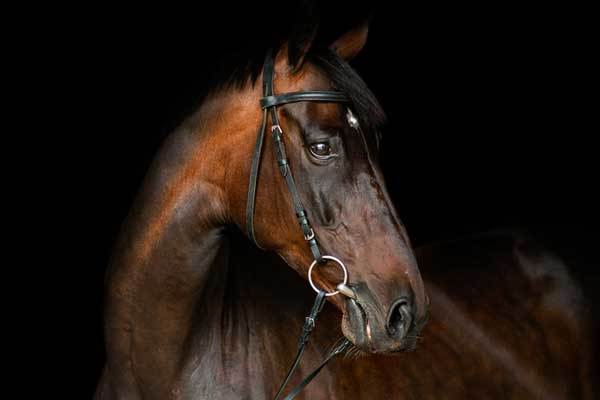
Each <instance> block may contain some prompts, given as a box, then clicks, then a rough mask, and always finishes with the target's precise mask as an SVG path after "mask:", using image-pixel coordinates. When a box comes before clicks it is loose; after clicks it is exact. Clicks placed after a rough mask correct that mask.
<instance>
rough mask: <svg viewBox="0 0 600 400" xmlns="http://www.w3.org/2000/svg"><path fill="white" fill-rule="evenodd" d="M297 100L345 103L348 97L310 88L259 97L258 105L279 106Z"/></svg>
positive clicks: (266, 106)
mask: <svg viewBox="0 0 600 400" xmlns="http://www.w3.org/2000/svg"><path fill="white" fill-rule="evenodd" d="M299 101H321V102H330V103H347V102H348V101H349V100H348V97H347V96H346V95H345V94H344V93H342V92H332V91H324V90H311V91H306V92H290V93H284V94H278V95H270V96H267V95H265V97H263V98H262V99H260V106H261V107H262V108H263V109H265V108H270V107H276V106H281V105H283V104H288V103H297V102H299Z"/></svg>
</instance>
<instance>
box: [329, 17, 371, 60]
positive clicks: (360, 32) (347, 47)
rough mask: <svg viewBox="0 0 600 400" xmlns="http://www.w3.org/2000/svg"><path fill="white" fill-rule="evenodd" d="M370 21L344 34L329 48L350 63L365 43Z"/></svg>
mask: <svg viewBox="0 0 600 400" xmlns="http://www.w3.org/2000/svg"><path fill="white" fill-rule="evenodd" d="M369 22H370V19H367V20H366V21H363V22H362V23H361V24H359V25H358V26H356V27H355V28H353V29H352V30H350V31H348V32H346V33H344V34H343V35H342V36H341V37H339V38H338V39H337V40H336V41H335V42H333V43H332V44H331V45H330V46H329V48H330V49H331V50H333V51H335V52H336V53H337V55H338V56H340V58H342V59H343V60H346V61H350V60H351V59H353V58H354V57H356V56H357V55H358V53H360V51H361V50H362V49H363V47H365V43H367V36H368V34H369Z"/></svg>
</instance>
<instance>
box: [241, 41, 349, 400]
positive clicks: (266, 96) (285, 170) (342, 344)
mask: <svg viewBox="0 0 600 400" xmlns="http://www.w3.org/2000/svg"><path fill="white" fill-rule="evenodd" d="M274 72H275V71H274V59H273V54H272V53H271V52H269V53H268V54H267V57H266V60H265V64H264V69H263V98H262V99H261V100H260V106H261V108H262V109H263V117H262V124H261V126H260V128H259V131H258V135H257V138H256V145H255V147H254V155H253V157H252V167H251V169H250V182H249V185H248V200H247V203H246V229H247V231H248V236H249V237H250V239H251V240H252V241H253V242H254V243H255V244H256V245H257V246H258V247H259V248H261V247H260V245H259V244H258V242H257V240H256V236H255V233H254V209H255V201H256V186H257V182H258V172H259V167H260V160H261V154H262V147H263V142H264V136H265V130H266V129H267V122H268V118H269V116H270V119H271V134H272V137H273V143H274V144H275V152H276V156H277V164H278V165H279V171H280V172H281V175H282V176H283V177H284V178H285V181H286V183H287V187H288V190H289V192H290V194H291V197H292V202H293V205H294V211H295V213H296V217H297V218H298V223H299V225H300V228H301V230H302V234H303V235H304V239H305V240H306V241H307V242H308V245H309V247H310V250H311V252H312V255H313V258H314V261H313V263H312V265H311V266H310V268H309V275H308V278H309V282H310V283H311V286H312V287H313V289H315V291H316V292H317V297H316V299H315V302H314V304H313V307H312V309H311V312H310V315H309V316H308V317H306V319H305V322H304V326H303V328H302V333H301V334H300V338H299V341H298V352H297V354H296V358H295V359H294V362H293V363H292V366H291V368H290V370H289V372H288V374H287V375H286V377H285V379H284V381H283V383H282V384H281V386H280V388H279V390H278V391H277V394H276V395H275V400H277V399H278V398H279V396H280V394H281V393H282V391H283V389H284V388H285V386H286V385H287V383H288V381H289V379H290V377H291V376H292V374H293V372H294V371H295V369H296V368H297V367H298V365H299V364H300V359H301V358H302V355H303V353H304V349H305V346H306V344H307V343H308V338H309V336H310V333H311V332H312V330H313V329H314V327H315V321H316V319H317V316H318V314H319V312H320V311H321V309H322V308H323V305H324V304H325V297H326V296H332V295H335V294H337V293H339V291H341V292H342V293H344V292H346V293H348V292H350V291H351V290H350V289H349V288H348V287H347V286H346V283H347V280H348V272H347V270H346V267H345V266H344V264H343V263H342V262H341V261H340V260H338V259H337V258H335V257H333V256H327V255H323V254H322V252H321V249H320V247H319V243H318V241H317V237H316V235H315V232H314V230H313V228H312V226H311V224H310V222H309V220H308V216H307V214H306V210H305V209H304V206H303V204H302V200H301V199H300V194H299V192H298V187H297V186H296V182H295V181H294V177H293V176H292V172H291V170H290V167H289V163H288V159H287V155H286V152H285V146H284V143H283V138H282V136H283V129H282V128H281V125H280V122H279V117H278V116H277V107H278V106H282V105H284V104H289V103H296V102H301V101H316V102H324V103H349V99H348V97H347V96H346V95H345V94H344V93H343V92H339V91H329V90H318V91H317V90H315V91H304V92H290V93H282V94H277V95H276V94H274V92H273V79H274ZM326 260H332V261H335V262H336V263H337V264H338V265H339V266H340V267H341V268H342V270H343V272H344V281H343V282H342V283H341V284H340V285H338V290H336V291H333V292H329V293H326V292H324V291H322V290H319V289H318V288H317V287H316V286H314V284H313V282H312V278H311V272H312V270H313V267H314V266H315V265H318V264H324V263H325V262H326ZM349 346H350V342H349V341H348V340H347V339H345V338H343V337H342V338H341V339H340V340H338V342H337V343H336V344H335V345H334V346H333V348H332V349H331V351H330V352H329V353H328V355H327V356H326V357H325V358H324V359H323V361H322V362H321V364H320V365H319V366H318V367H317V368H316V369H315V370H314V371H313V372H312V373H310V374H309V375H308V376H307V377H306V378H305V379H304V380H303V381H302V382H301V383H300V384H299V385H298V386H296V387H295V388H294V389H293V390H292V391H290V393H289V394H288V395H287V396H286V397H285V399H284V400H291V399H293V398H294V397H296V396H297V395H298V394H299V393H300V391H301V390H302V389H303V388H304V387H305V386H306V385H308V383H309V382H310V381H312V380H313V379H314V378H315V377H316V376H317V374H318V373H319V372H320V371H321V369H322V368H323V367H324V366H325V365H326V364H327V363H328V362H329V361H330V360H331V359H332V358H333V357H334V356H336V355H338V354H340V353H342V352H344V351H345V350H346V349H347V348H348V347H349Z"/></svg>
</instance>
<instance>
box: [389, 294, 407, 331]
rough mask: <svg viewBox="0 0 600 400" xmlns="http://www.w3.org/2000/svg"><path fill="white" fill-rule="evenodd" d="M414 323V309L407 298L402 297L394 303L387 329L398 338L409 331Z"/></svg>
mask: <svg viewBox="0 0 600 400" xmlns="http://www.w3.org/2000/svg"><path fill="white" fill-rule="evenodd" d="M411 324H412V310H411V307H410V304H409V303H408V300H407V299H406V298H400V299H398V300H396V301H395V302H394V304H392V307H390V312H389V314H388V319H387V329H388V333H389V334H390V336H394V337H396V338H398V339H401V338H403V337H404V336H406V334H407V333H408V330H409V329H410V326H411Z"/></svg>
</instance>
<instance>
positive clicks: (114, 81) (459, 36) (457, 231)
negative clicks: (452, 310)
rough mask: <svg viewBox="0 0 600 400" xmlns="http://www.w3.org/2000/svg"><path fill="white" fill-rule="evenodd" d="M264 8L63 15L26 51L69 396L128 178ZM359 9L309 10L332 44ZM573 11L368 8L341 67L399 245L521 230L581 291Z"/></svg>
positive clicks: (583, 203)
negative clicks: (565, 261)
mask: <svg viewBox="0 0 600 400" xmlns="http://www.w3.org/2000/svg"><path fill="white" fill-rule="evenodd" d="M270 4H271V7H270V8H271V9H270V10H269V11H264V7H260V6H257V5H245V6H244V7H243V8H237V7H234V6H231V5H220V6H219V7H218V8H217V9H216V10H211V9H209V5H206V8H204V9H198V10H174V9H169V10H164V9H162V8H161V7H160V6H156V7H155V8H154V9H152V10H150V9H149V8H148V6H145V8H140V9H134V10H123V9H119V8H115V9H108V8H104V9H86V10H75V14H72V15H73V16H72V17H68V18H65V21H64V22H60V23H58V22H57V23H56V24H54V25H53V27H52V30H53V35H52V36H50V37H49V38H46V39H40V40H42V46H41V49H40V58H44V59H45V61H46V62H47V65H48V67H47V69H46V70H45V71H44V72H45V75H44V76H43V78H42V79H46V80H47V81H48V82H46V83H50V85H51V86H52V88H53V91H52V92H51V93H52V94H51V95H50V96H49V97H48V99H47V101H49V102H51V103H54V102H55V101H56V102H57V105H58V107H57V110H56V111H55V112H54V114H55V116H58V117H59V125H57V126H56V128H55V129H56V131H55V132H52V131H49V132H48V133H50V134H51V135H50V136H51V137H52V140H53V142H54V143H53V144H54V146H55V147H53V149H52V150H51V151H52V158H53V159H54V160H53V162H54V163H55V164H56V165H58V166H59V167H60V172H59V173H57V175H58V176H60V182H61V183H60V186H56V184H55V183H53V187H54V188H55V192H51V197H52V198H53V199H55V200H54V201H56V202H59V203H60V205H61V206H62V207H64V212H62V213H61V219H62V220H63V222H64V220H67V221H68V222H72V224H71V223H69V224H66V225H65V226H68V228H67V229H68V230H69V236H68V241H69V244H70V247H69V251H68V252H65V253H66V254H67V256H66V257H63V258H62V260H63V261H62V265H63V266H64V268H63V270H64V271H65V274H64V278H63V280H64V282H63V283H64V284H65V286H66V287H68V288H69V291H68V293H69V294H68V295H69V296H70V300H71V301H69V304H68V306H66V308H65V311H66V314H67V318H68V319H69V320H70V324H69V325H68V326H69V327H70V328H69V329H68V330H69V331H70V332H69V337H73V338H74V340H73V341H72V342H71V344H70V345H71V346H72V347H74V348H75V350H76V352H77V353H78V354H77V361H74V362H73V365H74V366H75V368H74V369H76V370H77V373H78V374H81V379H77V382H78V383H80V384H81V385H82V392H81V393H82V396H89V395H90V394H91V393H92V392H93V390H94V386H95V384H96V382H97V379H98V376H99V373H100V369H101V367H102V363H103V342H102V284H103V277H104V271H105V267H106V264H107V260H108V257H109V254H110V248H111V246H112V244H113V242H114V240H115V237H116V234H117V232H118V229H119V225H120V224H121V222H122V221H123V219H124V217H125V215H126V213H127V210H128V208H129V206H130V204H131V201H132V199H133V196H134V195H135V192H136V190H137V188H138V187H139V185H140V182H141V179H142V178H143V176H144V172H145V170H146V169H147V167H148V164H149V162H150V161H151V159H152V156H153V154H154V153H155V152H156V150H157V148H158V147H159V145H160V143H161V141H162V140H163V138H164V137H165V136H166V134H167V133H168V132H169V131H170V130H171V129H172V128H174V127H175V126H176V125H177V123H178V122H179V121H180V120H181V119H182V118H183V117H184V116H185V115H186V113H188V112H189V111H191V110H192V109H193V107H194V106H195V104H196V100H197V99H198V98H200V95H201V94H202V93H203V90H204V89H205V87H206V79H207V78H206V76H207V74H208V73H209V72H211V71H212V70H213V69H214V68H215V65H216V64H217V63H216V62H215V54H223V53H227V52H230V51H235V48H236V45H238V46H239V45H240V43H243V40H244V38H245V37H246V36H247V35H248V32H250V31H253V32H264V31H265V30H268V28H269V25H270V24H285V23H286V21H289V20H290V18H291V17H290V15H289V10H287V9H286V8H284V5H283V4H277V3H270ZM276 4H277V5H276ZM234 10H236V11H235V13H232V12H233V11H234ZM367 14H368V13H367V12H366V11H364V10H363V9H362V8H360V7H358V6H356V7H355V6H354V5H351V4H350V3H342V4H338V5H336V6H335V7H333V6H332V7H329V9H328V10H327V11H324V12H323V17H322V25H324V26H326V28H324V31H325V30H327V31H328V32H329V34H334V33H335V31H336V29H337V30H338V31H339V33H342V32H343V31H344V29H345V27H347V26H349V25H351V24H352V21H355V20H357V19H360V17H361V16H363V15H367ZM585 14H586V11H585V10H575V9H568V10H567V9H563V8H560V7H553V6H550V5H548V4H545V5H544V4H540V5H529V6H527V7H524V6H523V5H510V4H508V3H503V4H502V5H498V4H487V5H485V6H481V5H479V6H466V5H465V6H462V7H456V6H452V7H449V6H445V7H442V8H440V7H437V6H436V7H434V6H433V5H422V6H420V7H415V6H405V5H399V6H391V5H390V6H384V5H375V6H374V8H373V20H372V23H371V31H370V37H369V41H368V44H367V46H366V48H365V49H364V51H363V53H362V54H361V55H360V56H359V57H358V58H357V59H356V60H355V61H354V62H353V65H354V66H355V68H356V69H357V70H358V72H359V73H360V75H361V76H362V77H363V79H364V80H365V81H366V82H367V84H368V85H369V87H370V88H371V89H372V90H373V91H374V93H375V94H376V96H377V97H378V98H379V100H380V101H381V103H382V105H383V107H384V109H385V110H386V112H387V114H388V118H389V123H388V124H387V126H386V128H385V131H384V139H383V140H384V142H383V153H382V161H383V168H384V173H385V175H386V179H387V181H388V185H389V186H388V189H389V190H390V193H391V194H392V197H393V199H394V201H395V203H396V206H397V208H398V210H399V213H400V216H401V218H402V219H403V221H404V223H405V224H406V226H407V229H408V231H409V234H410V235H411V237H412V239H413V241H414V244H415V245H416V246H419V245H423V244H426V243H430V242H433V241H438V240H447V239H452V238H456V237H460V236H462V235H466V234H470V233H475V232H480V231H485V230H489V229H494V228H502V227H512V226H519V227H525V228H528V229H530V230H531V231H532V232H533V233H534V234H536V235H538V236H539V237H540V238H542V239H543V240H547V241H548V242H550V243H552V244H554V245H557V246H558V248H559V249H560V250H559V251H560V252H562V253H563V254H564V255H565V257H571V258H573V257H574V259H575V258H576V259H577V260H579V261H582V262H581V263H579V264H578V267H577V270H576V271H575V273H576V275H577V276H578V277H580V278H583V279H582V280H583V281H584V282H585V283H586V284H587V285H588V286H586V287H587V288H588V290H589V291H590V292H593V291H594V289H595V288H598V287H599V286H600V285H598V272H597V271H596V270H595V268H594V266H595V265H598V263H597V259H598V257H597V256H595V252H596V251H597V245H596V240H597V239H598V237H599V235H598V231H597V226H598V225H597V224H598V222H599V218H598V212H597V204H598V200H599V196H598V194H597V183H598V178H597V176H598V175H597V169H598V168H597V145H596V140H595V137H594V136H593V135H595V134H597V133H598V127H597V123H596V121H595V119H596V117H597V100H596V101H594V102H592V98H591V97H592V96H596V97H597V94H596V93H597V92H595V90H594V89H593V86H592V79H593V74H592V71H593V70H594V67H593V65H592V60H593V58H594V57H593V56H594V54H593V53H594V51H593V49H594V46H592V45H591V43H590V41H591V40H590V34H589V30H590V26H589V25H588V22H587V20H586V18H585ZM596 50H597V46H596ZM46 95H48V94H46ZM58 100H60V101H58ZM57 196H58V197H59V198H60V200H56V198H57ZM60 247H61V249H62V250H64V246H60ZM82 366H83V367H82Z"/></svg>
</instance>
